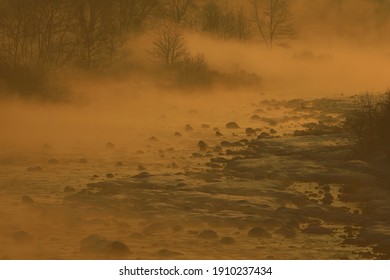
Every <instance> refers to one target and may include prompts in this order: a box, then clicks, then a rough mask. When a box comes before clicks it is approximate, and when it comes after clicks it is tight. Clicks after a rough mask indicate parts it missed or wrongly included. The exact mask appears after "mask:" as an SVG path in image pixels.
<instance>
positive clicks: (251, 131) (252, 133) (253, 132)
mask: <svg viewBox="0 0 390 280" xmlns="http://www.w3.org/2000/svg"><path fill="white" fill-rule="evenodd" d="M245 133H246V134H247V135H255V134H256V131H255V130H254V129H253V128H250V127H248V128H246V129H245Z"/></svg>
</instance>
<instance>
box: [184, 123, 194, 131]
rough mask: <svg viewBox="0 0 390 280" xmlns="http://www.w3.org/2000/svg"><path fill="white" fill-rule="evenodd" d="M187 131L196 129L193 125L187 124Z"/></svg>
mask: <svg viewBox="0 0 390 280" xmlns="http://www.w3.org/2000/svg"><path fill="white" fill-rule="evenodd" d="M184 129H185V131H193V130H194V129H193V128H192V126H191V125H189V124H186V126H185V127H184Z"/></svg>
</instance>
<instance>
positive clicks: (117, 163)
mask: <svg viewBox="0 0 390 280" xmlns="http://www.w3.org/2000/svg"><path fill="white" fill-rule="evenodd" d="M115 165H116V166H123V162H122V161H117V162H116V164H115Z"/></svg>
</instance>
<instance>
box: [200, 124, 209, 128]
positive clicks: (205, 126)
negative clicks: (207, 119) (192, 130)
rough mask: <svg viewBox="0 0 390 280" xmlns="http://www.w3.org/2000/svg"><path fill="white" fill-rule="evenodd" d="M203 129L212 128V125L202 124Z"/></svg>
mask: <svg viewBox="0 0 390 280" xmlns="http://www.w3.org/2000/svg"><path fill="white" fill-rule="evenodd" d="M201 127H202V128H210V125H208V124H202V126H201Z"/></svg>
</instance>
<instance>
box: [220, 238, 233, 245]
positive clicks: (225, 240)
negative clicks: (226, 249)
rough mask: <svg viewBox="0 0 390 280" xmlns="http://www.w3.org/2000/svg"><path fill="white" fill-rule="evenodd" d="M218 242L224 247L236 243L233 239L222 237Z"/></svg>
mask: <svg viewBox="0 0 390 280" xmlns="http://www.w3.org/2000/svg"><path fill="white" fill-rule="evenodd" d="M220 242H221V244H224V245H232V244H234V243H236V240H235V239H234V238H233V237H230V236H225V237H222V239H221V240H220Z"/></svg>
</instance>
